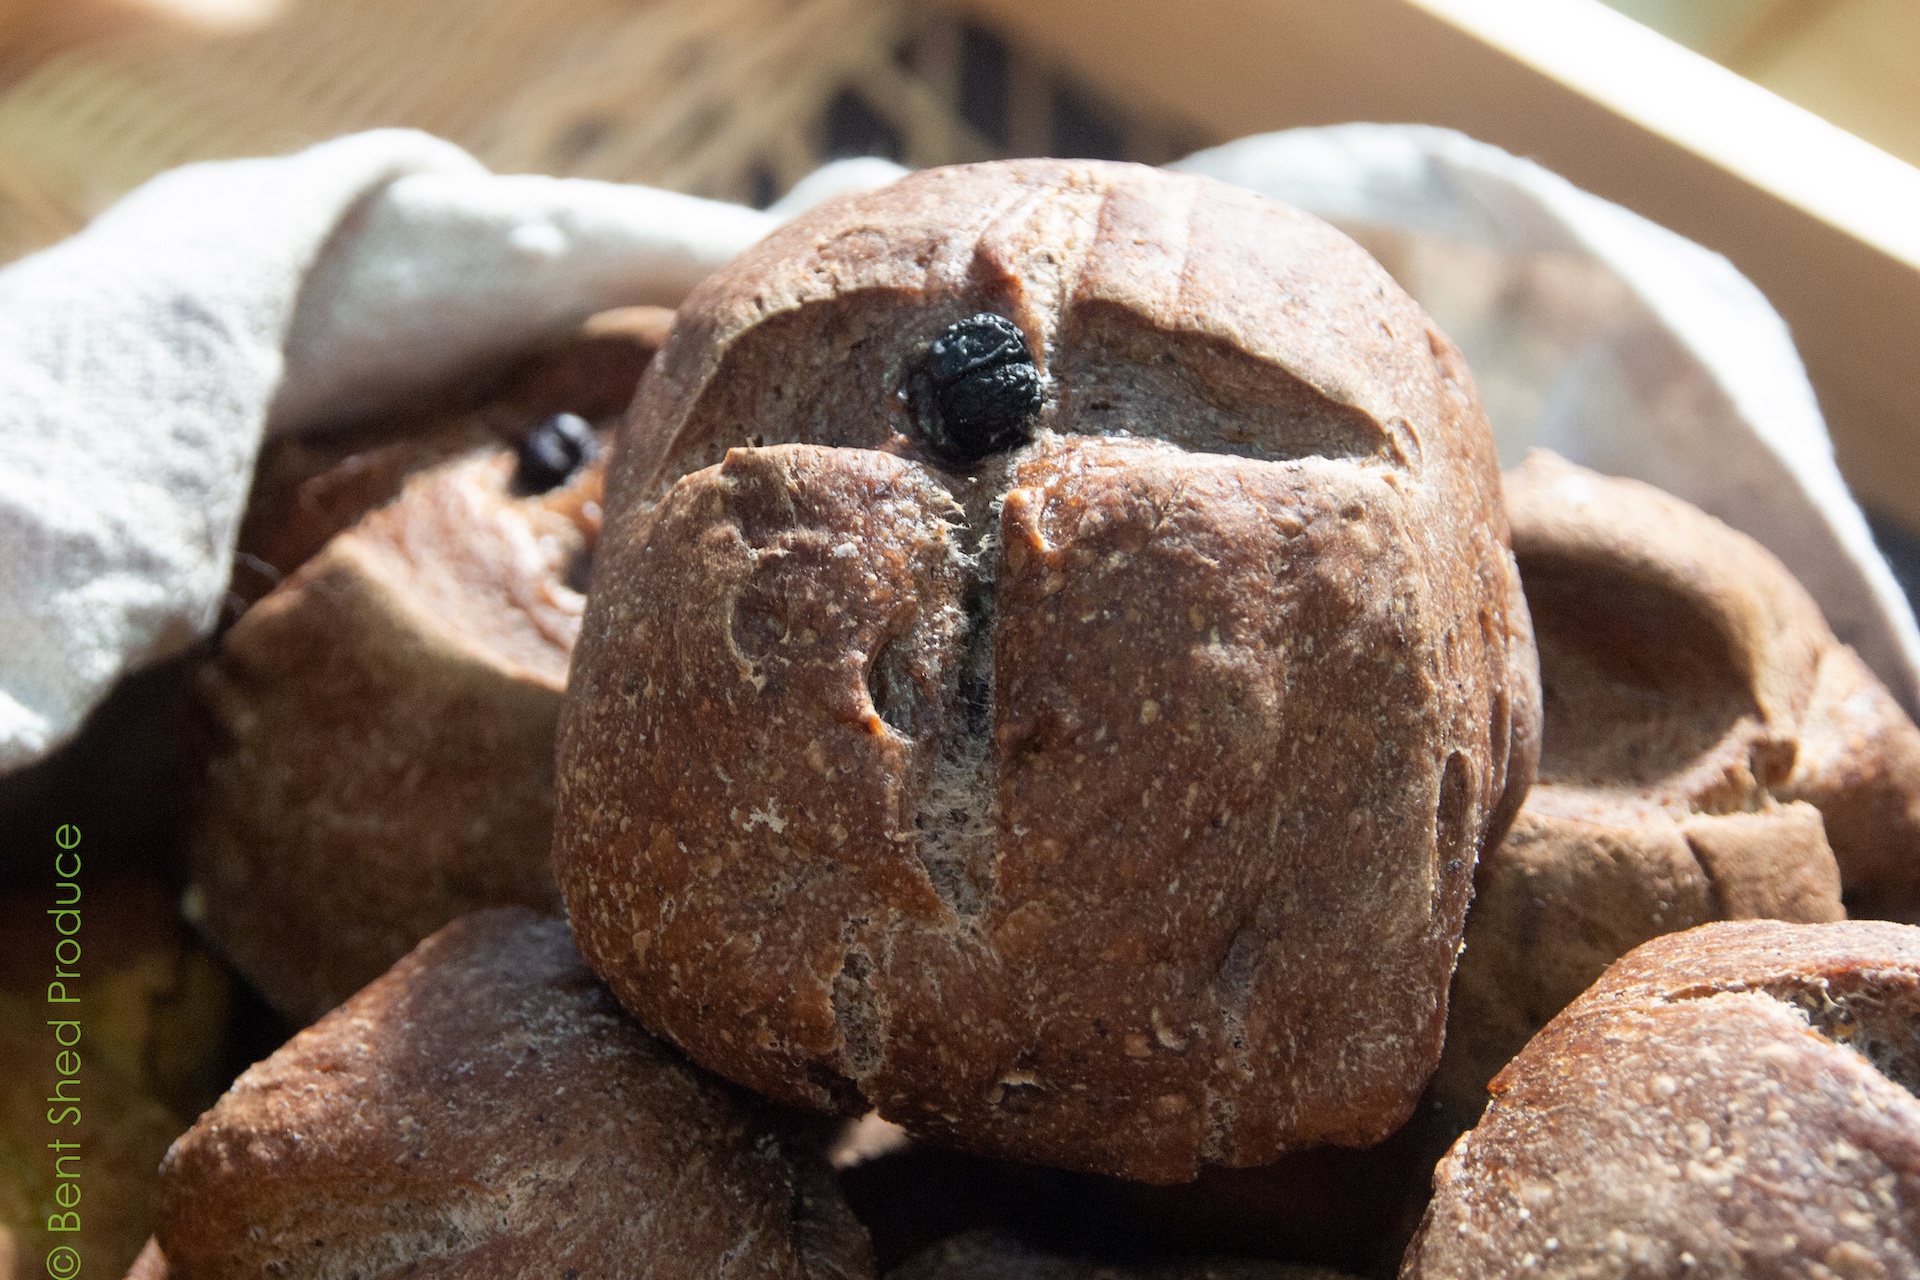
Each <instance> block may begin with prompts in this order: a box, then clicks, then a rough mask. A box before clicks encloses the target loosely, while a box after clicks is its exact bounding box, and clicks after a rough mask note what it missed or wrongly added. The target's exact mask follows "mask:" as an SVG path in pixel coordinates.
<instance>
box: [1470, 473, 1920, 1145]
mask: <svg viewBox="0 0 1920 1280" xmlns="http://www.w3.org/2000/svg"><path fill="white" fill-rule="evenodd" d="M1506 494H1507V512H1508V518H1509V519H1510V520H1511V521H1512V525H1513V544H1514V554H1515V555H1516V557H1518V559H1519V562H1520V572H1521V578H1522V581H1523V582H1524V583H1525V585H1526V590H1527V599H1528V605H1529V609H1530V612H1531V614H1532V617H1533V622H1534V628H1535V632H1536V634H1537V636H1538V645H1539V653H1540V681H1541V687H1542V691H1543V700H1544V702H1545V707H1546V720H1545V725H1544V728H1543V730H1542V732H1543V739H1542V745H1541V758H1540V768H1539V777H1538V779H1537V780H1536V782H1535V785H1534V787H1533V790H1532V791H1531V792H1530V793H1529V795H1528V797H1527V802H1526V805H1525V807H1524V808H1523V809H1522V810H1521V813H1520V816H1519V818H1518V819H1517V820H1516V822H1515V823H1514V827H1513V830H1512V831H1511V832H1510V833H1509V834H1508V836H1507V838H1506V840H1505V841H1504V842H1503V843H1502V844H1501V845H1500V846H1499V847H1498V848H1497V849H1496V850H1495V851H1493V852H1492V853H1490V854H1489V855H1488V856H1486V857H1485V858H1483V859H1482V860H1481V863H1480V866H1479V868H1478V870H1477V871H1476V872H1475V876H1474V903H1473V907H1472V910H1471V911H1469V913H1468V916H1467V927H1466V949H1465V951H1464V953H1463V954H1462V956H1461V959H1460V966H1459V969H1458V971H1457V973H1456V975H1455V978H1454V986H1453V1003H1452V1007H1451V1009H1450V1010H1449V1014H1448V1028H1447V1046H1446V1052H1445V1056H1444V1057H1443V1059H1442V1063H1441V1068H1440V1073H1439V1076H1438V1078H1437V1080H1436V1082H1435V1088H1436V1089H1437V1090H1438V1092H1439V1094H1440V1095H1441V1097H1442V1098H1443V1099H1444V1100H1445V1101H1446V1102H1447V1103H1448V1105H1449V1106H1451V1107H1453V1108H1454V1109H1455V1110H1456V1111H1458V1112H1459V1113H1460V1114H1461V1116H1462V1123H1471V1122H1472V1116H1473V1114H1475V1113H1477V1111H1478V1110H1479V1107H1480V1106H1481V1105H1482V1104H1483V1103H1484V1101H1485V1092H1484V1090H1485V1086H1486V1083H1487V1081H1488V1080H1490V1079H1492V1077H1493V1074H1494V1073H1495V1072H1496V1071H1498V1070H1499V1069H1500V1068H1501V1067H1502V1066H1504V1065H1505V1064H1506V1062H1507V1061H1508V1060H1509V1059H1510V1058H1512V1057H1513V1055H1514V1054H1515V1053H1518V1052H1519V1051H1520V1048H1521V1047H1522V1046H1523V1045H1525V1044H1526V1042H1527V1041H1528V1039H1530V1038H1531V1037H1532V1036H1533V1034H1534V1033H1535V1032H1537V1031H1538V1030H1539V1029H1540V1028H1541V1027H1543V1026H1545V1025H1546V1023H1547V1020H1548V1019H1549V1018H1551V1017H1552V1016H1553V1015H1554V1014H1555V1013H1557V1012H1559V1011H1560V1010H1561V1009H1562V1008H1564V1007H1565V1006H1566V1005H1567V1003H1568V1002H1569V1001H1571V1000H1572V999H1573V998H1574V997H1575V996H1577V995H1579V994H1580V992H1582V991H1583V990H1585V989H1586V988H1587V987H1588V986H1589V985H1590V984H1591V983H1592V982H1593V981H1594V980H1595V979H1596V978H1598V977H1599V976H1600V974H1601V972H1602V971H1603V970H1604V969H1605V968H1606V967H1607V966H1608V965H1609V964H1611V963H1612V962H1613V961H1614V960H1616V959H1618V958H1619V957H1620V956H1623V955H1625V954H1626V953H1627V952H1628V951H1630V950H1632V949H1633V948H1634V947H1636V946H1638V945H1639V944H1640V943H1642V942H1645V941H1646V940H1648V939H1650V938H1654V937H1658V936H1659V935H1661V934H1663V933H1672V932H1677V931H1679V930H1682V929H1688V928H1691V927H1693V926H1694V925H1698V924H1704V923H1706V922H1708V921H1711V920H1740V919H1753V918H1770V919H1779V920H1789V921H1797V922H1800V923H1821V922H1826V921H1833V920H1839V919H1842V918H1843V917H1844V915H1845V914H1846V913H1845V911H1844V910H1843V908H1842V906H1841V900H1840V895H1841V888H1842V877H1843V875H1847V876H1851V879H1850V880H1848V881H1847V883H1848V885H1849V888H1850V890H1851V891H1854V892H1855V893H1856V894H1858V895H1859V896H1862V897H1871V896H1873V895H1874V894H1876V893H1878V892H1881V891H1882V890H1884V889H1887V888H1889V887H1891V886H1892V885H1895V884H1897V883H1898V882H1899V877H1898V876H1897V875H1894V874H1891V873H1890V872H1886V871H1884V870H1883V869H1884V867H1885V864H1886V863H1887V862H1889V861H1890V859H1888V858H1886V857H1883V856H1882V855H1881V854H1879V852H1878V849H1879V847H1880V846H1881V845H1882V844H1885V845H1886V846H1887V847H1889V848H1891V849H1896V850H1908V851H1911V852H1912V853H1914V854H1915V855H1916V856H1920V827H1911V826H1905V825H1903V821H1904V820H1903V819H1900V818H1899V817H1898V816H1897V815H1896V814H1894V813H1891V812H1888V811H1887V810H1886V808H1885V806H1882V805H1880V803H1879V801H1880V799H1883V798H1884V796H1885V794H1886V790H1885V788H1882V789H1881V790H1879V791H1875V790H1874V786H1875V783H1874V782H1870V781H1865V780H1862V779H1860V778H1859V775H1861V774H1867V775H1871V777H1873V778H1875V779H1879V778H1881V777H1882V776H1883V774H1882V771H1881V770H1880V762H1881V760H1882V759H1883V758H1884V757H1883V755H1882V754H1881V753H1880V749H1879V745H1876V743H1874V742H1862V741H1848V740H1846V735H1845V734H1844V732H1842V731H1839V730H1837V729H1836V727H1835V722H1836V721H1837V720H1839V719H1842V718H1845V717H1847V716H1850V715H1858V714H1860V713H1859V712H1858V711H1857V708H1858V707H1859V705H1860V700H1861V696H1864V698H1865V699H1866V703H1867V707H1868V710H1867V712H1866V713H1865V714H1867V715H1868V716H1869V717H1873V718H1876V723H1878V724H1880V725H1881V726H1882V729H1883V734H1882V737H1883V740H1884V742H1885V743H1892V744H1902V743H1905V742H1907V741H1908V740H1909V739H1911V740H1912V741H1913V744H1914V751H1915V759H1916V760H1920V733H1916V732H1915V730H1914V729H1913V726H1912V725H1911V724H1910V723H1908V722H1907V721H1906V719H1905V717H1904V716H1901V715H1900V713H1899V711H1898V709H1897V708H1894V707H1893V706H1892V703H1891V699H1889V698H1888V697H1887V695H1886V693H1885V691H1884V690H1882V689H1880V688H1879V685H1878V683H1877V682H1876V681H1874V680H1873V679H1872V677H1871V676H1870V675H1866V674H1865V672H1864V669H1862V668H1860V665H1859V660H1858V659H1857V658H1855V657H1854V656H1853V653H1852V651H1851V650H1849V649H1847V648H1845V647H1844V646H1843V645H1841V644H1840V643H1839V642H1838V641H1836V640H1835V639H1834V637H1833V634H1832V632H1831V631H1829V630H1828V629H1827V625H1826V622H1825V621H1824V620H1823V619H1822V618H1821V616H1820V613H1819V610H1818V609H1817V608H1816V607H1815V605H1814V603H1813V601H1812V599H1811V598H1809V597H1808V595H1807V593H1806V592H1805V591H1804V590H1803V589H1802V588H1801V586H1800V584H1799V583H1798V582H1796V581H1794V579H1793V577H1792V576H1791V575H1790V574H1789V573H1788V572H1787V570H1786V568H1785V566H1783V565H1782V564H1781V563H1780V562H1779V561H1778V560H1776V559H1775V558H1774V557H1773V556H1772V555H1771V554H1769V553H1768V552H1767V551H1766V550H1764V549H1763V548H1762V547H1760V546H1759V544H1757V543H1755V542H1754V541H1753V540H1752V539H1750V538H1748V537H1746V536H1745V535H1744V534H1741V533H1738V532H1736V531H1734V530H1733V529H1730V528H1728V527H1727V526H1726V525H1724V524H1722V523H1721V522H1720V521H1718V520H1715V519H1714V518H1712V517H1711V516H1708V515H1707V514H1706V513H1704V512H1702V511H1700V510H1699V509H1697V508H1695V507H1693V506H1691V505H1689V504H1687V503H1685V502H1682V501H1681V500H1680V499H1678V498H1675V497H1673V496H1671V495H1670V494H1666V493H1662V492H1660V491H1659V490H1657V489H1654V488H1652V487H1651V486H1649V485H1645V484H1641V483H1639V482H1637V481H1632V480H1620V479H1613V478H1610V477H1607V476H1601V475H1597V474H1595V473H1594V472H1591V471H1587V470H1585V469H1583V468H1580V467H1576V466H1574V465H1572V464H1570V463H1568V462H1565V461H1563V460H1562V459H1560V458H1558V457H1555V456H1554V455H1552V454H1549V453H1545V452H1535V453H1534V454H1532V455H1531V456H1530V457H1529V458H1528V459H1527V461H1526V462H1525V464H1523V465H1522V466H1521V467H1519V468H1518V469H1516V470H1515V471H1513V472H1512V473H1510V474H1509V475H1508V476H1507V484H1506ZM1835 673H1851V674H1850V675H1848V677H1847V678H1849V679H1851V680H1853V681H1855V684H1854V685H1853V687H1850V688H1849V689H1847V690H1844V691H1842V690H1838V689H1834V688H1832V687H1831V685H1832V677H1833V675H1834V674H1835ZM1869 688H1870V689H1871V690H1873V691H1875V692H1874V693H1866V692H1865V691H1866V690H1867V689H1869ZM1875 693H1877V700H1876V699H1875ZM1843 708H1856V710H1847V709H1843ZM1915 776H1916V778H1917V779H1920V774H1916V775H1915ZM1850 777H1851V778H1853V779H1854V781H1855V785H1852V786H1849V785H1848V779H1849V778H1850ZM1913 794H1914V796H1915V798H1916V800H1920V788H1917V789H1916V790H1915V791H1914V793H1913ZM1806 800H1812V801H1814V803H1815V804H1818V805H1820V806H1821V808H1822V809H1826V810H1829V811H1832V812H1836V813H1844V814H1846V815H1848V816H1847V819H1846V820H1845V822H1846V825H1845V826H1844V838H1840V839H1838V840H1837V841H1836V844H1835V847H1834V848H1833V849H1831V850H1830V849H1829V847H1828V835H1827V827H1826V824H1825V822H1824V821H1823V817H1824V815H1823V813H1822V812H1821V811H1820V810H1819V809H1816V808H1815V807H1814V806H1813V805H1812V804H1808V803H1806V802H1805V801H1806ZM1843 851H1844V853H1845V854H1846V855H1848V857H1847V858H1845V859H1844V860H1843V861H1842V862H1841V863H1840V864H1839V866H1836V863H1835V855H1836V854H1840V853H1842V852H1843ZM1901 874H1904V875H1906V876H1920V867H1915V868H1912V869H1908V870H1905V871H1903V872H1901ZM1916 884H1920V880H1917V881H1916Z"/></svg>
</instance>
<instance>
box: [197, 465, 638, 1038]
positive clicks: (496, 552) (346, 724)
mask: <svg viewBox="0 0 1920 1280" xmlns="http://www.w3.org/2000/svg"><path fill="white" fill-rule="evenodd" d="M517 470H518V464H517V463H516V460H515V457H514V455H513V454H512V453H511V452H509V451H506V450H500V449H494V450H486V451H482V452H480V453H476V454H471V455H468V456H467V457H464V458H460V459H456V460H455V461H453V462H449V463H445V464H442V465H441V466H438V467H435V468H431V469H429V470H427V471H424V472H421V473H420V474H418V475H416V476H414V477H413V478H412V479H411V480H409V481H408V482H407V485H406V488H405V491H404V492H403V493H402V494H401V496H400V497H399V498H398V499H397V500H395V501H394V502H393V503H391V504H390V505H388V506H385V507H382V508H380V509H379V510H377V511H375V512H373V513H372V514H370V515H368V516H366V517H365V518H364V519H362V520H361V521H360V522H359V523H358V524H356V525H355V526H354V527H353V528H351V529H349V530H348V531H347V532H346V533H343V534H341V535H339V536H338V537H336V538H334V539H333V540H332V541H330V542H329V543H328V544H327V545H326V548H325V549H324V550H323V551H321V552H320V554H319V555H317V556H315V557H314V558H313V559H311V560H309V561H308V562H307V563H306V564H304V565H303V566H302V567H301V568H300V570H299V571H298V572H296V573H295V574H294V575H293V576H292V577H291V578H289V579H288V580H287V581H286V582H285V583H284V584H282V585H281V586H280V587H278V588H277V589H275V590H274V591H273V592H272V593H271V594H270V595H268V596H267V597H266V598H265V599H264V600H262V601H261V602H260V603H259V604H257V605H255V606H254V607H253V608H252V609H250V610H248V611H247V613H246V614H245V615H244V616H243V617H242V618H241V619H240V621H239V622H238V623H236V624H235V625H234V627H233V628H232V629H231V630H230V631H228V632H227V634H226V635H225V637H224V638H223V640H222V642H221V645H220V653H219V657H218V659H217V661H215V662H214V663H213V664H212V665H211V666H210V667H209V668H208V669H207V670H206V671H205V672H204V674H203V678H202V681H201V687H200V694H201V700H202V703H203V705H204V708H205V711H206V717H207V720H208V722H209V726H210V729H211V733H210V738H211V743H212V746H211V751H210V754H209V758H208V761H207V764H206V773H205V784H204V794H203V795H202V796H201V797H200V802H199V805H198V812H197V814H196V817H195V821H194V825H193V827H192V829H191V831H190V835H189V848H190V852H191V856H192V863H193V875H194V886H193V889H192V891H191V894H190V896H189V902H190V903H192V904H193V906H194V909H195V913H196V915H197V916H198V917H199V921H200V923H201V925H202V927H203V929H204V930H205V932H206V933H207V935H208V936H209V937H210V938H211V939H212V940H213V941H214V943H215V944H216V945H217V946H218V947H219V948H220V949H221V950H223V951H224V952H225V953H226V954H227V955H228V956H229V957H230V958H231V959H232V960H233V962H234V964H235V966H236V967H237V968H239V970H240V971H241V972H242V973H243V974H245V975H246V976H247V977H248V978H249V979H250V980H251V981H252V982H253V983H254V984H255V985H256V986H257V987H258V988H259V989H260V991H261V992H262V993H263V994H264V995H265V996H266V997H267V999H268V1000H269V1001H270V1002H271V1003H272V1004H273V1005H274V1007H275V1008H277V1009H279V1010H280V1011H281V1012H282V1013H284V1014H286V1015H287V1016H288V1017H290V1018H292V1019H294V1020H295V1021H297V1022H300V1023H305V1022H310V1021H312V1020H313V1019H314V1018H316V1017H318V1016H319V1015H320V1014H321V1013H324V1012H325V1011H326V1010H328V1009H330V1008H332V1007H333V1006H334V1005H336V1004H338V1003H339V1002H340V1001H341V1000H343V999H345V998H346V997H347V996H349V995H351V994H352V993H353V992H354V991H356V990H358V989H359V988H360V987H361V986H363V985H365V984H366V983H367V982H369V981H371V980H372V979H374V978H375V977H377V976H379V974H380V973H381V972H382V971H383V970H384V969H386V967H387V966H388V965H390V964H392V963H393V962H394V961H395V960H397V959H399V958H400V957H401V956H403V955H405V954H406V953H407V951H408V950H409V949H410V948H411V947H412V946H413V945H414V944H415V943H416V942H418V941H419V940H420V939H422V938H424V937H426V936H427V935H428V934H429V933H432V932H433V931H434V930H435V929H437V928H439V927H440V926H441V925H443V924H445V923H447V921H449V920H452V919H454V918H455V917H457V916H460V915H464V914H465V913H467V912H469V911H473V910H476V909H479V908H482V907H488V906H501V905H507V904H514V903H518V904H522V905H526V906H531V907H537V908H540V909H543V910H547V911H557V909H558V907H559V899H558V895H557V891H556V889H555V888H554V885H553V878H552V873H551V869H550V863H549V858H548V846H549V844H550V842H551V840H552V829H553V828H552V823H553V741H554V730H555V724H556V722H557V718H558V716H559V710H560V694H561V691H562V690H563V689H564V688H565V686H566V679H567V660H568V657H569V655H570V653H571V652H572V648H573V641H574V637H575V636H576V635H577V633H578V630H579V625H580V613H581V609H582V605H583V597H582V595H581V593H580V591H579V590H578V588H579V587H580V586H583V585H584V583H583V582H582V581H581V577H582V575H581V573H580V568H581V563H582V561H583V560H584V558H585V557H586V556H587V555H588V554H589V552H590V550H591V544H592V540H593V538H594V536H595V535H596V533H597V531H598V528H597V527H598V523H599V508H598V506H597V500H598V498H599V496H600V488H599V486H600V473H599V472H598V470H596V469H595V468H594V467H591V466H589V467H583V468H582V469H581V470H580V472H579V473H578V474H577V475H576V476H575V477H574V478H573V479H572V480H571V481H569V482H567V483H565V484H562V485H561V486H560V487H558V488H555V489H552V490H551V491H548V492H545V493H535V494H523V493H521V492H518V491H517V490H516V485H515V477H516V472H517Z"/></svg>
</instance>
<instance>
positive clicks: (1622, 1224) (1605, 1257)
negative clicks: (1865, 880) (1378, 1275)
mask: <svg viewBox="0 0 1920 1280" xmlns="http://www.w3.org/2000/svg"><path fill="white" fill-rule="evenodd" d="M1917 1030H1920V931H1916V930H1914V929H1912V928H1909V927H1907V926H1903V925H1895V924H1886V923H1881V922H1867V921H1854V922H1845V923H1838V924H1826V925H1790V924H1781V923H1777V922H1773V921H1748V922H1737V923H1735V922H1729V923H1717V924H1709V925H1703V926H1701V927H1700V928H1697V929H1693V930H1689V931H1688V932H1686V933H1681V934H1671V935H1668V936H1666V937H1662V938H1658V939H1655V940H1654V941H1652V942H1649V943H1647V944H1646V945H1644V946H1642V947H1640V948H1638V949H1637V950H1635V951H1634V952H1632V953H1631V954H1629V955H1628V956H1627V957H1626V958H1624V959H1622V960H1621V961H1620V962H1619V963H1617V964H1615V965H1614V966H1613V967H1612V968H1611V969H1609V970H1608V971H1607V974H1606V975H1605V977H1603V978H1602V979H1601V981H1600V982H1599V983H1598V984H1596V986H1595V987H1594V988H1593V989H1592V990H1591V991H1589V992H1588V993H1587V994H1585V995H1583V996H1582V997H1581V998H1580V999H1579V1000H1576V1001H1575V1002H1574V1003H1573V1004H1572V1005H1570V1006H1568V1007H1567V1009H1566V1010H1565V1011H1563V1012H1562V1013H1561V1014H1560V1015H1559V1016H1558V1017H1556V1018H1555V1019H1554V1020H1553V1022H1552V1023H1550V1024H1549V1025H1548V1027H1547V1028H1546V1030H1545V1031H1543V1032H1542V1033H1541V1034H1540V1035H1539V1036H1537V1037H1536V1038H1535V1039H1534V1040H1533V1042H1532V1043H1531V1044H1529V1045H1528V1046H1527V1048H1526V1050H1525V1052H1523V1053H1522V1054H1521V1055H1520V1056H1519V1057H1518V1058H1516V1059H1515V1060H1514V1061H1513V1063H1512V1064H1511V1065H1509V1066H1508V1067H1507V1068H1506V1069H1505V1070H1504V1071H1502V1072H1501V1073H1500V1075H1499V1076H1498V1077H1496V1078H1495V1080H1494V1083H1493V1094H1494V1099H1493V1102H1492V1104H1491V1105H1490V1106H1489V1107H1488V1109H1487V1113H1486V1115H1485V1117H1484V1118H1482V1120H1481V1121H1480V1124H1479V1125H1478V1126H1477V1127H1476V1128H1475V1129H1474V1130H1472V1131H1471V1132H1469V1133H1468V1134H1466V1135H1464V1136H1463V1137H1462V1138H1461V1139H1460V1141H1459V1142H1458V1143H1456V1144H1455V1146H1454V1148H1453V1150H1452V1151H1451V1152H1450V1153H1449V1154H1448V1156H1447V1158H1446V1159H1445V1160H1443V1161H1442V1162H1441V1164H1440V1166H1439V1168H1438V1169H1437V1170H1436V1171H1435V1174H1434V1200H1433V1203H1432V1204H1431V1205H1430V1206H1429V1208H1428V1211H1427V1217H1426V1219H1425V1221H1424V1222H1423V1223H1422V1226H1421V1230H1420V1234H1419V1235H1418V1236H1417V1237H1416V1238H1415V1241H1414V1244H1413V1246H1412V1248H1411V1249H1410V1250H1409V1251H1408V1254H1407V1260H1406V1263H1405V1266H1404V1267H1403V1268H1402V1271H1401V1275H1402V1277H1403V1280H1413V1278H1416V1277H1426V1276H1447V1277H1461V1278H1465V1277H1475V1276H1489V1277H1491V1276H1508V1275H1512V1274H1514V1273H1515V1271H1516V1269H1518V1268H1525V1269H1526V1272H1527V1274H1541V1275H1581V1276H1587V1275H1594V1276H1611V1275H1622V1276H1624V1275H1706V1276H1734V1275H1740V1276H1749V1275H1783V1276H1784V1275H1888V1276H1892V1275H1912V1274H1915V1272H1916V1270H1917V1269H1920V1211H1916V1207H1915V1206H1916V1204H1920V1101H1916V1099H1915V1097H1914V1095H1913V1094H1912V1093H1911V1092H1910V1090H1911V1088H1912V1087H1913V1085H1914V1083H1915V1082H1916V1081H1920V1074H1917V1073H1916V1070H1915V1068H1916V1065H1920V1059H1917V1058H1916V1054H1915V1045H1916V1043H1920V1040H1917V1039H1916V1031H1917ZM1903 1086H1904V1087H1903Z"/></svg>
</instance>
